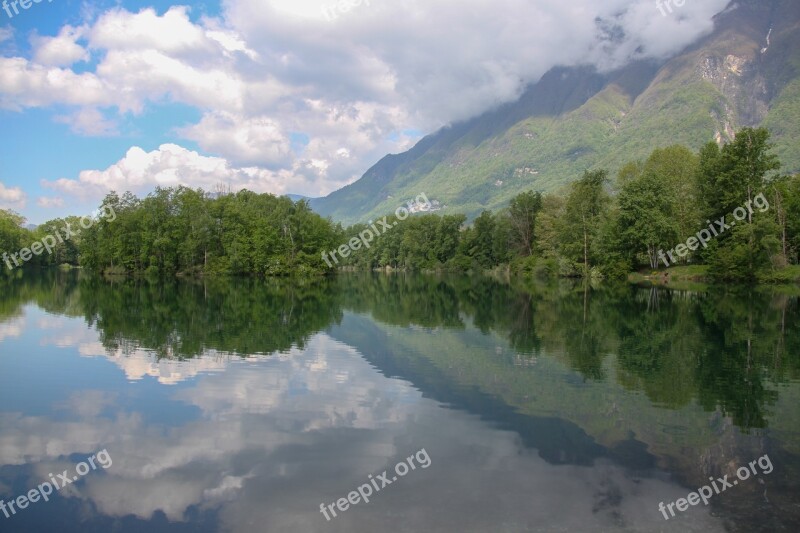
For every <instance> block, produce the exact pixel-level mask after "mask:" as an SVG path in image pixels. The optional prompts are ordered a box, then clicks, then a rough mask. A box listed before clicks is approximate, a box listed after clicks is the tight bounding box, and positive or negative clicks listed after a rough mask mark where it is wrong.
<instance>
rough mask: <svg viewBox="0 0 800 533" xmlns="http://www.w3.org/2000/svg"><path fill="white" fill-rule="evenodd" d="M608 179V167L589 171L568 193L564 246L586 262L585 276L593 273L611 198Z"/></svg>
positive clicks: (571, 254)
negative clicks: (594, 252)
mask: <svg viewBox="0 0 800 533" xmlns="http://www.w3.org/2000/svg"><path fill="white" fill-rule="evenodd" d="M607 181H608V173H607V172H606V171H605V170H595V171H592V172H589V171H587V172H585V173H584V175H583V177H581V179H579V180H578V181H576V182H574V183H573V184H572V186H571V188H570V193H569V196H567V202H566V209H565V213H564V226H563V227H564V232H563V233H562V249H563V250H564V252H565V254H566V256H567V257H568V258H569V259H571V260H573V261H576V262H582V263H583V275H584V276H588V275H589V271H590V264H591V261H592V259H593V258H592V255H593V250H594V246H595V244H596V241H597V237H598V234H599V229H600V226H601V224H600V222H601V220H602V219H603V217H604V216H605V214H606V213H607V211H608V207H609V204H610V201H611V199H610V197H609V195H608V193H607V192H606V191H605V184H606V182H607Z"/></svg>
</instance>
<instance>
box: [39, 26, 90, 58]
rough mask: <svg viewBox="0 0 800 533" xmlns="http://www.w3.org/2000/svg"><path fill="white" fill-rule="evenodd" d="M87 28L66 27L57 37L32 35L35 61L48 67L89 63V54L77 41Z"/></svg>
mask: <svg viewBox="0 0 800 533" xmlns="http://www.w3.org/2000/svg"><path fill="white" fill-rule="evenodd" d="M84 31H85V28H74V27H72V26H69V25H67V26H64V27H63V28H61V31H60V32H59V33H58V35H57V36H56V37H42V36H40V35H38V34H36V33H34V34H33V35H31V38H30V42H31V46H32V47H33V60H34V62H35V63H38V64H40V65H45V66H48V67H65V66H69V65H72V64H74V63H76V62H78V61H88V60H89V52H88V51H87V50H86V49H85V48H84V47H83V46H81V45H80V44H78V43H77V40H78V39H80V38H81V37H82V35H83V32H84Z"/></svg>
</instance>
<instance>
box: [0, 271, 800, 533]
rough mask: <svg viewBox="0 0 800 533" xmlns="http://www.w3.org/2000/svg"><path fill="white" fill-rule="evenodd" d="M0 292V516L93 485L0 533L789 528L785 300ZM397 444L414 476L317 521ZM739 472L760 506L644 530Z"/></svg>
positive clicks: (395, 451)
mask: <svg viewBox="0 0 800 533" xmlns="http://www.w3.org/2000/svg"><path fill="white" fill-rule="evenodd" d="M2 294H3V297H2V298H0V320H2V322H0V354H2V355H0V369H2V373H0V406H2V407H0V465H2V466H0V498H4V499H5V500H6V501H8V500H9V499H10V498H12V497H14V496H16V495H18V494H22V493H24V492H25V491H26V489H28V488H30V487H31V486H35V485H36V483H37V481H38V482H41V480H44V479H46V478H47V474H48V473H49V472H53V471H59V472H60V471H62V470H64V469H66V468H71V467H72V466H73V465H74V464H75V463H76V462H78V461H80V460H82V459H83V458H85V456H86V455H89V454H91V453H95V452H96V451H98V450H100V449H103V448H108V450H109V452H110V453H111V455H112V457H113V458H114V465H113V467H112V468H110V469H109V470H108V471H105V472H103V473H98V474H96V475H95V474H94V473H93V474H92V475H90V476H87V477H86V478H85V479H82V480H81V481H80V482H79V483H77V484H76V485H74V486H70V487H68V489H70V490H69V492H62V493H61V494H59V495H58V496H57V497H56V498H55V499H54V500H53V501H51V502H49V503H47V504H46V507H44V506H42V504H36V505H34V506H32V507H30V508H29V509H26V510H25V511H23V512H22V513H20V514H19V515H15V516H13V517H12V518H11V519H6V518H5V517H4V516H0V530H1V531H6V530H8V531H39V530H41V531H44V530H49V529H51V528H52V527H53V526H54V525H55V524H58V525H59V526H60V527H62V528H63V529H65V530H66V531H90V530H95V529H96V530H98V531H108V530H111V529H114V530H118V531H139V530H141V529H142V527H145V526H144V524H146V528H147V529H148V530H155V531H179V530H184V529H185V530H191V531H206V530H207V531H217V530H232V531H256V530H258V531H261V530H263V531H267V530H269V531H273V530H274V531H323V530H324V531H329V530H333V531H372V530H375V529H391V530H395V529H396V530H407V531H525V530H531V531H558V530H587V531H591V530H598V531H601V530H602V531H608V530H613V529H628V530H638V531H650V530H673V529H674V530H676V531H677V530H681V531H685V530H696V531H701V530H702V531H706V530H715V529H719V530H722V529H723V528H726V527H727V528H729V529H735V530H754V529H759V528H762V527H766V526H769V527H772V528H773V529H775V528H780V527H783V528H787V527H790V526H792V525H794V524H797V520H798V512H797V511H796V509H797V505H798V503H799V502H798V491H797V488H798V487H797V482H796V481H795V480H796V479H797V476H794V474H796V473H798V470H799V469H800V461H798V444H800V435H798V429H800V413H799V412H798V409H799V408H798V405H800V404H798V401H797V400H798V399H800V394H798V391H799V390H800V388H799V387H798V371H799V370H800V364H798V360H797V355H798V350H797V348H798V346H797V342H798V339H797V337H796V335H794V336H793V335H792V334H791V333H790V332H793V331H794V332H796V331H797V325H798V324H797V321H798V308H797V298H796V297H788V296H783V295H780V294H775V295H773V294H770V293H748V294H737V293H711V292H710V293H703V294H701V293H697V294H692V293H656V295H655V296H654V295H653V293H652V292H651V291H649V290H641V289H636V288H631V287H618V288H604V289H599V290H589V291H585V290H584V289H583V288H582V287H574V286H570V285H567V284H564V285H555V286H547V287H536V288H525V289H521V288H519V287H511V286H509V285H506V284H502V283H497V282H495V281H492V280H490V279H488V278H475V279H470V278H452V279H449V278H436V277H422V276H343V277H341V278H339V279H336V280H324V281H318V282H315V283H308V284H302V285H292V284H285V283H277V282H270V283H259V282H253V281H234V282H221V281H214V282H205V283H202V282H194V283H168V284H160V283H150V282H147V281H123V282H113V283H112V282H107V281H102V280H97V279H89V278H85V279H78V278H77V277H76V276H74V275H65V274H62V273H57V274H50V275H48V276H36V277H30V278H28V279H26V280H24V282H23V283H15V284H13V285H9V286H4V287H3V293H2ZM656 297H657V301H656V300H655V299H654V298H656ZM166 385H169V386H166ZM422 447H425V448H426V449H427V451H428V452H429V454H430V456H431V458H432V466H431V467H430V468H428V469H426V470H424V471H418V472H415V473H414V474H413V475H409V476H407V477H406V478H403V479H402V480H401V481H399V482H398V483H397V484H396V485H393V486H392V487H390V488H387V489H386V490H385V493H381V494H379V497H378V498H375V499H374V500H373V501H372V502H371V503H370V504H369V505H359V506H357V507H355V508H353V509H351V510H350V511H348V512H347V513H344V514H343V515H341V516H340V517H339V518H337V519H336V520H335V521H332V522H326V521H325V519H324V517H322V515H321V514H320V513H319V504H320V503H321V502H332V501H335V500H336V499H337V498H340V497H342V496H346V495H347V492H349V491H350V490H354V489H355V488H356V487H357V486H358V485H360V484H362V483H364V482H365V478H366V476H367V475H368V474H370V473H375V472H381V471H383V470H384V469H386V468H388V467H391V466H393V465H394V464H395V463H396V462H398V461H400V460H403V459H404V458H405V457H406V456H408V455H409V454H411V453H413V452H415V451H416V450H418V449H420V448H422ZM765 452H768V453H769V454H770V457H771V458H772V460H773V463H774V464H775V471H774V472H773V474H771V475H770V476H769V477H767V478H765V479H764V481H765V483H766V485H762V484H760V483H758V481H754V482H753V483H751V484H750V485H747V486H742V487H738V488H737V491H736V492H733V493H731V494H730V495H726V497H725V498H718V499H717V500H716V501H714V502H712V506H711V507H710V508H692V510H691V512H690V513H684V516H681V517H679V518H676V519H674V520H673V521H670V522H668V523H667V522H664V521H663V518H662V517H661V515H660V514H659V513H658V511H657V505H658V502H660V501H673V500H675V499H677V498H680V497H685V496H686V494H687V492H689V490H694V489H696V488H697V487H698V486H701V485H702V484H704V483H705V480H706V479H707V478H708V476H709V475H720V476H721V475H723V474H724V473H729V470H730V469H731V468H734V469H735V468H736V467H738V466H741V465H742V464H746V463H747V462H749V461H750V460H752V459H754V458H756V457H758V456H761V455H763V454H764V453H765ZM687 487H688V490H687ZM765 488H766V489H767V490H768V491H769V496H768V498H765V497H764V494H763V493H764V490H765ZM65 490H66V489H65ZM37 506H38V507H37ZM793 508H794V509H795V510H794V511H793V510H792V509H793Z"/></svg>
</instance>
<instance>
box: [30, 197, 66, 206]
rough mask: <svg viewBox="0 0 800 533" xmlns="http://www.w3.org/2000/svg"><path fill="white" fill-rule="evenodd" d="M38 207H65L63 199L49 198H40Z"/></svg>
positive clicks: (37, 200) (37, 202) (37, 203)
mask: <svg viewBox="0 0 800 533" xmlns="http://www.w3.org/2000/svg"><path fill="white" fill-rule="evenodd" d="M36 205H38V206H39V207H44V208H51V207H64V199H63V198H48V197H46V196H40V197H39V198H37V199H36Z"/></svg>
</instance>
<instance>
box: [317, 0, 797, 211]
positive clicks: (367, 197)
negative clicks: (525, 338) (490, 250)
mask: <svg viewBox="0 0 800 533" xmlns="http://www.w3.org/2000/svg"><path fill="white" fill-rule="evenodd" d="M761 125H763V126H765V127H767V128H769V129H770V130H771V131H772V133H773V142H774V143H775V145H776V150H775V151H776V153H777V154H778V156H779V157H780V159H781V161H782V162H783V171H784V172H796V171H798V170H800V2H797V0H739V1H737V2H733V3H732V4H731V6H729V7H728V8H727V9H726V10H725V11H724V12H722V13H721V14H719V15H717V17H716V18H715V29H714V31H713V32H712V33H711V34H710V35H708V36H706V37H705V38H703V39H701V40H700V41H698V42H696V43H695V44H693V45H692V46H690V47H689V48H687V49H686V50H684V51H682V52H681V53H680V54H678V55H677V56H675V57H673V58H671V59H669V60H667V61H662V62H634V63H631V64H629V65H627V66H626V67H624V68H622V69H620V70H617V71H614V72H606V73H602V72H598V71H596V70H595V69H594V68H590V67H570V68H566V67H557V68H554V69H552V70H551V71H549V72H548V73H546V74H545V75H544V76H543V77H542V78H541V80H539V82H538V83H536V84H534V85H532V86H530V87H528V89H527V90H526V91H525V92H524V93H523V95H522V96H521V97H520V98H519V100H517V101H516V102H514V103H511V104H506V105H503V106H501V107H499V108H497V109H494V110H491V111H489V112H486V113H484V114H482V115H480V116H478V117H475V118H473V119H471V120H468V121H465V122H462V123H458V124H454V125H452V126H450V127H447V128H444V129H442V130H440V131H438V132H436V133H434V134H432V135H429V136H427V137H425V138H423V139H422V140H421V141H420V142H419V143H417V145H416V146H414V147H413V148H412V149H411V150H409V151H407V152H405V153H402V154H396V155H387V156H386V157H384V158H383V159H381V160H380V161H379V162H378V163H377V164H376V165H375V166H373V167H372V168H370V169H369V170H368V171H367V172H366V173H365V174H364V176H363V177H362V178H361V179H359V180H358V181H356V182H355V183H352V184H351V185H348V186H346V187H344V188H342V189H340V190H338V191H335V192H333V193H332V194H330V195H328V196H327V197H325V198H317V199H313V200H312V201H311V205H312V207H313V208H314V209H315V210H316V211H317V212H319V213H320V214H322V215H324V216H331V217H332V218H333V219H334V220H337V221H342V222H345V223H354V222H361V221H366V220H368V219H370V218H374V217H376V216H378V215H383V214H387V213H390V212H393V211H394V210H395V209H396V208H397V207H398V206H400V205H402V204H403V203H404V202H405V201H406V200H408V199H411V198H415V197H416V196H417V195H418V194H420V193H423V192H424V193H425V194H426V195H427V196H428V198H429V199H431V200H438V201H439V202H440V203H441V204H442V205H444V206H446V209H445V211H444V212H446V213H466V214H468V215H470V216H474V215H475V214H477V213H479V212H480V211H481V210H483V209H485V208H489V209H498V208H502V207H503V206H504V205H505V204H507V202H508V201H509V200H510V199H511V198H512V197H513V196H515V195H516V194H518V193H520V192H522V191H525V190H530V189H534V190H540V191H544V192H548V191H554V190H557V189H559V188H561V187H563V186H564V185H565V184H567V183H569V182H571V181H573V180H575V179H576V178H578V177H580V175H581V174H582V173H583V172H584V171H585V170H587V169H589V170H590V169H595V168H606V169H609V170H610V171H612V172H616V170H618V169H619V168H620V167H621V166H622V165H623V164H624V163H626V162H628V161H631V160H634V159H644V158H646V157H647V156H648V155H649V153H650V152H651V151H652V150H653V149H655V148H658V147H664V146H669V145H672V144H684V145H687V146H689V147H691V148H692V149H699V148H700V147H701V146H702V145H703V144H705V143H707V142H708V141H710V140H717V142H725V141H728V140H730V139H731V138H732V136H733V134H734V132H735V131H736V130H737V129H739V128H742V127H745V126H761Z"/></svg>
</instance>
